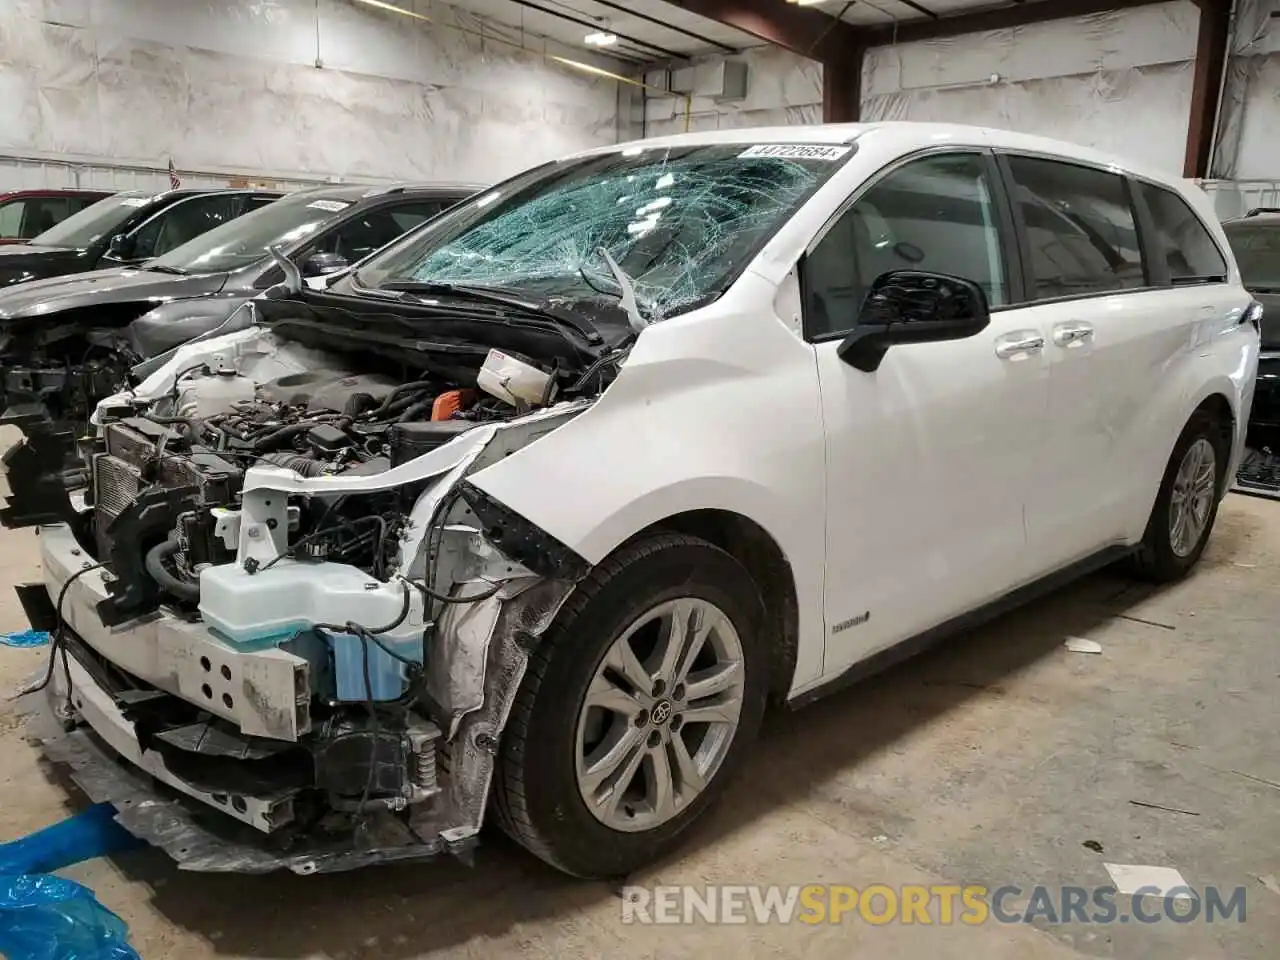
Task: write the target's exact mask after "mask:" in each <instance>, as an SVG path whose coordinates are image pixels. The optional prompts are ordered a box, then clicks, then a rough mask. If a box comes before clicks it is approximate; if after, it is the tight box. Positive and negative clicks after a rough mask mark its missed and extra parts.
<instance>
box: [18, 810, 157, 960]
mask: <svg viewBox="0 0 1280 960" xmlns="http://www.w3.org/2000/svg"><path fill="white" fill-rule="evenodd" d="M139 844H140V841H139V840H138V839H137V838H135V837H134V836H133V835H132V834H130V833H129V832H128V831H127V830H125V829H124V828H123V827H122V826H120V824H118V823H116V821H115V810H114V808H112V807H111V805H110V804H105V803H100V804H98V805H97V806H94V807H90V808H89V809H88V810H86V811H85V812H84V813H82V814H79V815H77V816H74V817H69V818H68V819H66V820H63V821H61V822H60V823H55V824H53V825H52V826H49V827H46V828H45V829H43V830H40V831H37V832H36V833H33V834H31V835H29V836H26V837H22V838H20V839H18V840H14V841H12V842H10V843H0V957H4V958H6V960H138V954H137V953H136V952H134V950H133V948H132V947H130V946H129V939H128V938H129V932H128V929H127V928H126V927H125V924H124V921H123V920H121V919H120V918H119V917H117V916H116V915H115V914H113V913H112V912H111V911H109V910H108V909H107V908H106V907H104V906H103V905H102V904H100V903H99V902H98V900H97V898H96V897H94V895H93V891H92V890H90V889H88V888H87V887H84V886H81V885H80V884H78V883H76V882H75V881H73V880H67V879H65V878H63V877H58V876H53V875H52V871H54V870H58V869H61V868H62V867H68V866H71V865H72V864H74V863H79V862H81V861H82V860H89V859H92V858H94V857H101V856H106V855H107V854H111V853H115V852H117V851H120V850H127V849H130V848H132V847H136V846H138V845H139Z"/></svg>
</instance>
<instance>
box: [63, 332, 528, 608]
mask: <svg viewBox="0 0 1280 960" xmlns="http://www.w3.org/2000/svg"><path fill="white" fill-rule="evenodd" d="M499 356H503V357H504V359H503V360H502V361H499V362H500V363H506V364H507V365H508V366H510V365H520V366H521V367H523V368H524V369H526V371H527V373H528V375H531V376H535V377H536V376H537V372H536V369H535V368H533V367H530V366H527V365H524V364H523V362H522V361H519V360H517V359H515V358H507V357H505V355H499ZM486 369H487V368H486ZM484 372H485V371H482V373H484ZM182 374H183V377H182V379H181V380H178V381H177V382H176V383H175V386H174V390H173V391H172V393H171V394H170V396H168V397H166V398H165V399H164V400H162V401H161V402H159V403H157V404H154V405H152V407H151V409H148V410H144V411H133V410H130V409H129V408H127V407H122V408H116V409H115V410H113V409H112V408H111V407H110V406H107V407H105V409H104V411H103V413H104V414H105V415H106V416H107V417H110V419H107V420H106V422H105V423H104V424H103V426H102V432H101V438H100V440H99V441H98V443H97V445H96V446H95V447H94V448H93V450H92V452H89V453H88V460H89V462H90V464H91V466H90V483H89V486H88V497H87V499H86V502H87V503H88V504H90V505H92V506H93V507H94V508H95V510H94V520H93V528H94V529H93V536H94V541H95V545H96V547H97V549H98V555H99V556H100V557H103V558H108V559H109V560H110V563H111V566H112V569H113V571H114V572H115V575H116V579H115V581H114V587H113V592H114V594H115V596H116V597H117V604H116V605H115V609H114V610H113V611H112V612H111V614H110V621H109V622H111V621H117V620H118V619H119V618H120V617H131V616H136V615H137V614H138V613H139V612H141V611H143V610H144V609H146V608H148V607H150V606H153V605H154V603H155V602H156V601H157V600H158V599H160V598H161V597H165V598H166V599H167V600H169V601H170V602H175V601H176V602H182V601H189V602H192V603H194V602H196V601H198V599H199V590H200V587H199V574H200V571H201V570H202V569H203V568H204V567H206V566H208V565H210V564H219V563H229V562H231V561H232V560H234V557H235V544H234V543H233V544H230V545H228V544H226V543H224V542H223V539H222V538H221V537H220V536H219V535H218V534H217V533H216V532H215V531H216V527H217V519H216V517H215V515H214V514H213V513H212V512H211V510H212V508H217V507H221V506H225V505H228V504H231V503H233V502H234V501H235V500H236V499H237V498H238V495H239V494H240V491H241V487H242V485H243V480H244V473H245V471H246V470H247V469H248V468H249V467H251V466H254V465H262V466H276V467H280V468H282V469H285V470H290V471H293V472H295V473H297V474H299V475H301V476H303V477H325V476H359V475H369V474H377V473H381V472H383V471H385V470H388V469H390V468H391V467H394V466H398V465H400V464H402V463H405V462H407V461H410V460H413V459H415V458H417V457H419V456H421V455H422V454H424V453H427V452H428V451H430V450H433V449H435V448H437V447H439V446H441V445H442V444H444V443H447V442H448V441H449V440H452V439H453V438H454V437H457V436H460V435H462V434H463V433H465V432H466V431H468V430H471V429H473V428H474V427H476V426H477V425H479V424H482V423H486V422H493V421H499V420H503V419H507V418H509V417H511V416H513V415H515V414H516V413H517V407H516V406H515V405H513V404H511V403H508V402H506V401H505V400H500V399H497V398H496V397H494V396H492V395H490V394H486V393H483V392H482V391H481V390H479V389H477V388H474V387H470V388H458V387H452V386H451V385H449V384H448V383H447V382H441V381H439V380H435V379H430V378H428V379H419V380H413V381H410V382H407V383H405V382H400V381H399V380H397V378H395V377H393V376H391V375H389V374H385V373H355V372H353V371H351V370H349V369H339V368H321V369H310V370H307V371H305V372H302V373H294V374H288V375H285V376H283V377H277V378H275V379H273V380H270V381H267V382H266V383H263V384H261V385H255V384H254V382H253V381H252V380H250V379H249V378H247V377H244V376H241V375H240V374H238V373H236V372H235V370H233V369H217V370H213V369H211V368H210V367H209V366H208V365H204V364H202V365H200V366H199V367H198V368H197V369H196V370H190V371H182ZM499 392H502V391H501V390H499ZM156 409H160V410H164V411H166V412H165V413H158V412H155V410H156ZM117 414H118V416H114V415H117ZM417 492H418V491H415V490H412V489H408V490H405V489H400V490H397V491H395V492H394V493H393V494H390V495H388V496H386V497H382V498H380V499H379V500H378V502H376V503H366V502H361V503H359V504H358V505H353V504H351V503H350V502H344V501H342V500H335V501H331V502H327V503H325V502H319V501H317V502H316V503H314V504H311V505H309V506H308V507H307V508H306V510H305V511H303V512H301V513H300V514H299V516H297V517H296V518H294V520H293V521H291V524H295V529H298V530H300V531H302V533H303V535H304V537H305V543H303V544H299V545H297V550H298V551H301V556H303V557H305V558H306V559H310V560H330V561H333V562H338V563H347V564H351V565H353V566H356V567H360V568H361V569H364V570H367V571H368V572H369V573H370V574H372V575H373V576H375V577H377V578H379V579H385V573H386V571H387V570H389V569H390V566H389V564H390V562H391V557H390V553H391V552H392V549H393V547H394V545H395V544H396V542H397V538H398V536H399V534H400V532H401V530H402V528H403V525H404V523H405V522H406V520H407V513H408V510H409V508H410V507H411V506H412V503H413V500H414V499H415V498H416V493H417ZM160 533H163V534H164V537H163V538H162V539H160V540H159V541H157V542H155V543H153V542H152V541H154V540H156V536H157V535H158V534H160ZM140 546H143V547H145V549H144V550H142V551H140V550H139V547H140ZM140 553H141V558H139V554H140ZM139 559H141V561H142V562H141V565H139V562H138V561H139Z"/></svg>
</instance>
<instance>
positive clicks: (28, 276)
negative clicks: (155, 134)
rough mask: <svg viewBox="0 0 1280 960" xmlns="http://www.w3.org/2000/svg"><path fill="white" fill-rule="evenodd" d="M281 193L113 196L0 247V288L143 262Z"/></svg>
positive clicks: (226, 191)
mask: <svg viewBox="0 0 1280 960" xmlns="http://www.w3.org/2000/svg"><path fill="white" fill-rule="evenodd" d="M279 196H280V192H279V191H275V190H245V189H229V188H207V189H201V188H191V189H180V190H166V191H165V192H163V193H149V192H147V191H144V190H128V191H125V192H123V193H116V194H112V195H111V196H109V197H106V198H105V199H103V200H99V201H98V202H97V203H95V204H92V205H91V206H88V207H85V208H84V209H83V210H81V211H80V212H79V213H73V214H72V215H71V216H69V217H67V218H66V219H65V220H63V221H62V222H61V223H59V224H57V225H56V226H54V227H51V228H50V229H48V230H46V231H45V232H44V233H41V234H37V235H36V236H35V237H32V238H31V240H30V241H29V242H28V243H24V244H16V245H13V246H5V247H0V286H7V285H10V284H15V283H26V282H28V281H31V280H40V279H43V278H45V277H58V276H62V275H64V274H68V273H84V272H85V271H87V270H96V269H97V268H99V267H119V266H125V265H127V264H134V263H142V262H144V261H146V260H150V259H151V258H152V257H158V256H160V255H161V254H163V253H167V252H168V251H170V250H172V249H174V248H175V247H178V246H181V245H182V244H184V243H186V242H187V241H188V240H191V239H192V238H194V237H198V236H199V235H200V234H202V233H204V232H205V231H207V230H211V229H213V228H214V227H216V226H218V225H219V224H223V223H226V222H227V221H228V220H234V219H235V218H236V217H238V216H240V215H242V214H245V213H249V212H250V211H252V210H257V209H258V208H259V207H261V206H264V205H266V204H268V203H270V202H271V201H272V200H275V199H276V198H277V197H279Z"/></svg>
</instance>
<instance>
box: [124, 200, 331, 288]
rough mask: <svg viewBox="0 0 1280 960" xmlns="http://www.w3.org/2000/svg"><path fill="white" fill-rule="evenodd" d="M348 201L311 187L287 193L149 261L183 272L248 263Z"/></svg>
mask: <svg viewBox="0 0 1280 960" xmlns="http://www.w3.org/2000/svg"><path fill="white" fill-rule="evenodd" d="M349 206H351V201H350V200H341V199H337V198H334V197H332V196H330V197H318V196H316V195H315V194H314V193H312V192H310V191H308V192H304V193H296V194H293V195H292V196H287V197H282V198H281V199H279V200H273V201H272V202H271V203H268V204H267V205H266V206H265V207H261V208H259V209H257V210H254V211H253V212H252V213H246V214H245V215H244V216H242V217H236V218H235V219H234V220H228V221H227V222H226V223H224V224H222V225H221V226H217V227H214V228H213V229H212V230H210V231H208V232H207V233H202V234H200V236H198V237H196V238H195V239H193V240H188V241H187V242H186V243H184V244H182V246H180V247H174V248H173V249H172V250H170V251H169V252H168V253H166V254H165V255H164V256H162V257H156V259H155V260H152V261H151V263H150V264H148V266H149V267H150V268H152V269H154V268H156V267H159V268H160V269H162V270H164V269H169V270H179V271H181V272H183V273H224V272H227V271H231V270H236V269H238V268H240V267H247V266H248V265H249V264H251V263H257V262H258V261H259V260H261V259H263V258H264V257H266V256H269V255H270V250H269V249H268V248H270V247H274V246H284V247H289V246H292V245H293V244H295V243H297V242H298V241H299V240H303V239H305V238H306V237H309V236H311V235H312V234H313V233H315V232H316V231H317V230H319V229H320V228H321V227H322V226H324V225H325V224H326V223H328V222H329V221H330V220H333V219H334V218H336V217H337V216H338V214H340V213H342V211H343V210H345V209H346V208H347V207H349Z"/></svg>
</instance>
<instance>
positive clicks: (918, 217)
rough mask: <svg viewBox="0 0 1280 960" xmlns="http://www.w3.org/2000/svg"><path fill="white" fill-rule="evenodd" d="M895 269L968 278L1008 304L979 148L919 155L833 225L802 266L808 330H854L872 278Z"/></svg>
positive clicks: (825, 333) (817, 333) (819, 334)
mask: <svg viewBox="0 0 1280 960" xmlns="http://www.w3.org/2000/svg"><path fill="white" fill-rule="evenodd" d="M894 270H927V271H929V272H931V273H942V274H946V275H948V276H954V277H963V278H964V279H966V280H972V281H973V282H974V283H976V284H978V286H980V287H981V288H982V289H983V291H984V292H985V293H986V295H987V299H988V301H989V302H990V303H991V304H992V305H993V306H998V305H1000V304H1004V303H1008V302H1009V287H1008V279H1007V275H1006V273H1005V270H1004V259H1003V255H1002V252H1001V245H1000V231H999V228H998V226H997V220H996V210H995V206H994V204H993V202H992V193H991V185H990V182H989V180H988V177H987V166H986V161H985V160H984V158H983V156H982V155H981V154H976V153H965V154H942V155H937V156H929V157H922V158H921V159H919V160H913V161H911V162H910V163H908V164H906V165H904V166H902V167H899V168H898V169H897V170H894V171H893V172H891V173H889V174H887V175H886V176H884V177H883V178H882V179H881V180H879V181H878V182H876V183H875V184H874V185H873V186H871V187H870V188H869V189H868V190H866V192H864V193H863V194H862V196H860V197H859V198H858V200H857V201H856V202H855V203H854V204H853V206H852V207H850V208H849V209H848V210H847V211H846V212H845V213H844V214H842V215H841V217H840V218H839V219H838V220H837V221H836V222H835V223H834V224H832V226H831V228H830V229H829V230H828V231H827V233H826V234H825V235H824V236H823V238H822V240H821V241H819V243H818V245H817V246H816V247H814V249H813V250H812V251H811V252H810V253H809V255H808V256H807V257H806V258H805V262H804V266H803V271H802V272H803V286H804V313H805V329H806V332H807V333H808V335H809V336H810V337H811V338H815V339H821V338H823V337H829V336H832V335H835V334H840V333H845V332H848V331H849V330H851V329H852V328H853V327H854V325H855V324H856V323H857V318H858V312H859V310H860V309H861V307H862V302H863V300H864V299H865V298H866V295H867V291H868V290H869V289H870V288H871V285H872V283H874V282H875V280H876V278H877V277H879V276H881V275H882V274H885V273H888V272H890V271H894Z"/></svg>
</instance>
